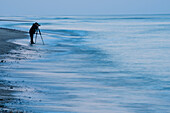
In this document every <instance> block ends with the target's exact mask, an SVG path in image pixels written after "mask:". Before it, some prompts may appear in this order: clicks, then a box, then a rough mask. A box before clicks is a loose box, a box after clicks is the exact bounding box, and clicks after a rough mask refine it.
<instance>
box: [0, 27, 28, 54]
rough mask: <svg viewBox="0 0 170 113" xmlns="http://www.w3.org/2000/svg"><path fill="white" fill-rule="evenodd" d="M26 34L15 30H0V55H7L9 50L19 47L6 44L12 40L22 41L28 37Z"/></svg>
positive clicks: (9, 43)
mask: <svg viewBox="0 0 170 113" xmlns="http://www.w3.org/2000/svg"><path fill="white" fill-rule="evenodd" d="M26 33H27V32H25V31H19V30H15V29H8V28H0V55H3V54H8V53H9V52H10V51H11V50H13V49H16V48H17V47H19V46H20V45H18V44H14V43H11V42H8V40H12V39H23V38H26V37H28V35H26Z"/></svg>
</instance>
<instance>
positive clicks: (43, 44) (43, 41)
mask: <svg viewBox="0 0 170 113" xmlns="http://www.w3.org/2000/svg"><path fill="white" fill-rule="evenodd" d="M40 36H41V34H40ZM41 40H42V42H43V45H44V40H43V38H42V36H41Z"/></svg>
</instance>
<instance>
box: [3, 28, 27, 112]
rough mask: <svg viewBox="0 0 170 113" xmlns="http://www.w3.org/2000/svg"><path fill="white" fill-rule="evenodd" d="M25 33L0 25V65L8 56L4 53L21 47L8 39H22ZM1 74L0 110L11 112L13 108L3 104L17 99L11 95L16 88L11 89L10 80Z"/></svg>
mask: <svg viewBox="0 0 170 113" xmlns="http://www.w3.org/2000/svg"><path fill="white" fill-rule="evenodd" d="M26 33H27V32H25V31H19V30H15V29H8V28H1V27H0V67H1V66H3V63H5V62H6V61H5V59H6V58H8V57H9V56H6V54H10V53H11V50H17V49H18V47H21V45H18V44H15V43H12V42H11V41H9V40H15V39H24V38H26V37H28V35H27V34H26ZM3 55H5V56H3ZM0 72H1V70H0ZM3 76H6V75H3V74H2V75H0V77H1V79H0V112H13V111H15V109H11V108H8V107H7V106H6V105H5V104H6V103H11V104H12V103H13V102H15V101H18V100H16V99H15V96H14V95H13V93H14V92H16V90H14V89H13V88H14V87H15V86H14V85H13V84H11V81H6V80H3Z"/></svg>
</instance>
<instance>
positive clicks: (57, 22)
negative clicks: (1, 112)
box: [0, 15, 170, 113]
mask: <svg viewBox="0 0 170 113" xmlns="http://www.w3.org/2000/svg"><path fill="white" fill-rule="evenodd" d="M0 18H2V19H9V18H12V19H15V20H16V19H18V20H28V22H25V21H24V22H23V21H22V22H18V21H17V22H16V21H15V22H12V21H10V22H2V21H1V22H0V25H1V26H3V27H8V28H17V29H19V30H25V31H28V30H29V28H30V26H31V24H32V22H29V21H30V20H33V21H37V22H39V23H40V24H41V25H42V26H41V31H42V35H43V39H44V41H45V45H42V42H41V39H40V37H38V43H37V44H36V45H33V46H30V45H29V44H28V42H29V39H23V40H16V41H15V43H18V44H21V45H23V46H24V47H27V48H28V49H23V50H20V51H17V52H19V53H21V54H14V56H17V55H18V57H19V58H20V59H19V60H18V61H16V60H13V59H10V58H9V59H6V60H7V61H8V62H7V63H6V64H3V65H1V67H0V68H1V73H2V75H3V76H2V79H3V80H6V81H11V83H13V84H15V85H16V86H17V87H15V88H14V90H17V91H19V92H16V93H14V94H13V95H14V96H15V98H19V99H20V102H17V103H15V104H13V103H6V104H5V105H6V106H9V108H15V109H19V110H24V111H27V112H58V113H104V112H105V113H169V111H170V104H169V103H170V70H169V69H170V59H169V58H170V38H169V37H170V33H169V31H170V15H121V16H120V15H118V16H51V17H46V16H44V17H0ZM14 53H16V51H14ZM25 57H26V58H27V59H25ZM6 75H8V76H6Z"/></svg>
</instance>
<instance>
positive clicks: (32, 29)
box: [29, 22, 40, 44]
mask: <svg viewBox="0 0 170 113" xmlns="http://www.w3.org/2000/svg"><path fill="white" fill-rule="evenodd" d="M39 26H40V24H38V23H37V22H35V23H34V24H33V25H32V26H31V28H30V30H29V34H30V43H31V44H35V43H34V41H33V37H34V34H35V33H36V32H38V30H39V28H38V27H39Z"/></svg>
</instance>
